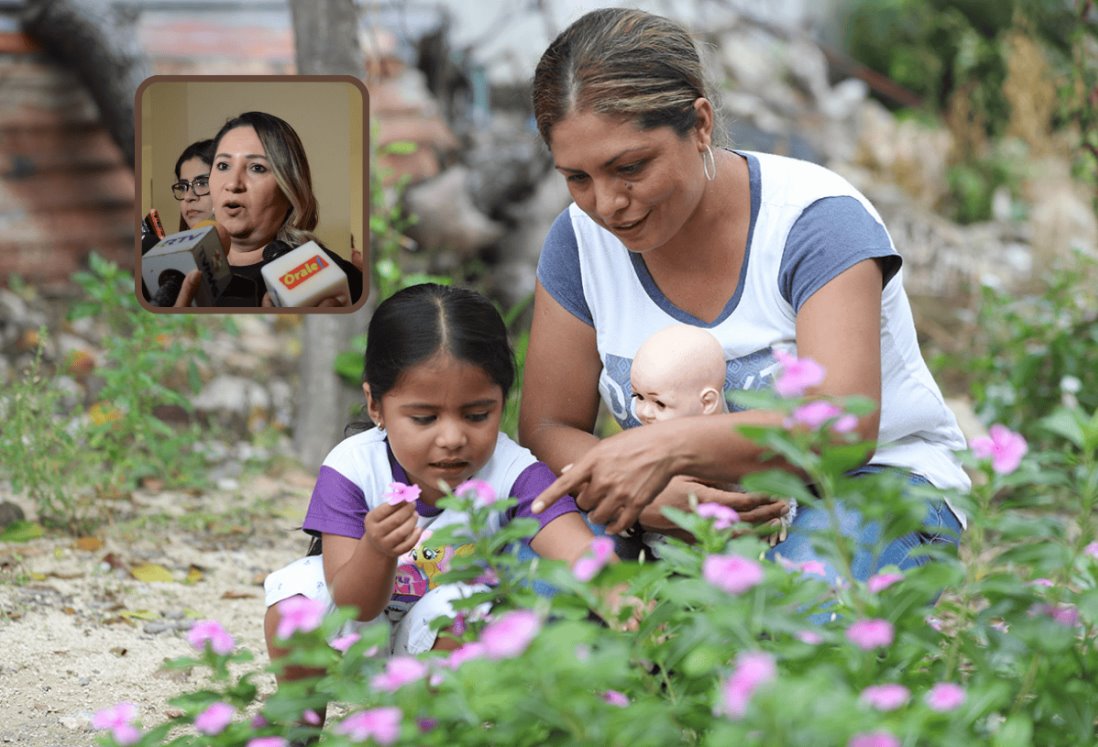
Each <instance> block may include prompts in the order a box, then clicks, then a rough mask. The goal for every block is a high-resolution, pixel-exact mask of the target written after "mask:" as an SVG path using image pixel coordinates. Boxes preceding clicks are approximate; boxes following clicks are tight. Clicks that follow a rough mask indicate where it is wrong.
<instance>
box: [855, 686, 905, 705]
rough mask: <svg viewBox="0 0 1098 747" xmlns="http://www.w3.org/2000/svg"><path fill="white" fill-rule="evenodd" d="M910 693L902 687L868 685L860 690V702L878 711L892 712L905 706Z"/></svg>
mask: <svg viewBox="0 0 1098 747" xmlns="http://www.w3.org/2000/svg"><path fill="white" fill-rule="evenodd" d="M910 698H911V691H910V690H908V689H907V688H906V687H904V686H903V685H894V684H886V685H870V686H869V687H867V688H866V689H864V690H862V700H864V701H865V702H866V703H868V704H869V705H871V706H873V707H874V708H876V709H877V710H878V711H894V710H896V709H897V708H899V707H901V706H904V705H907V701H908V700H909V699H910Z"/></svg>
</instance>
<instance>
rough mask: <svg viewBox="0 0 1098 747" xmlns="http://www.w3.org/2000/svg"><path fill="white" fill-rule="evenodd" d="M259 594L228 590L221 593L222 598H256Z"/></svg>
mask: <svg viewBox="0 0 1098 747" xmlns="http://www.w3.org/2000/svg"><path fill="white" fill-rule="evenodd" d="M257 596H258V595H257V594H253V593H252V592H250V591H227V592H225V593H224V594H222V595H221V598H222V599H255V598H256V597H257Z"/></svg>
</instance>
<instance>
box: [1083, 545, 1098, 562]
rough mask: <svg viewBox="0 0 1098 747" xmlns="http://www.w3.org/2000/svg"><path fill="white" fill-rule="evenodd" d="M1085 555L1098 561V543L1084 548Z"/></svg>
mask: <svg viewBox="0 0 1098 747" xmlns="http://www.w3.org/2000/svg"><path fill="white" fill-rule="evenodd" d="M1083 554H1084V555H1089V556H1090V557H1092V558H1096V559H1098V542H1091V543H1090V544H1089V545H1087V546H1086V547H1084V548H1083Z"/></svg>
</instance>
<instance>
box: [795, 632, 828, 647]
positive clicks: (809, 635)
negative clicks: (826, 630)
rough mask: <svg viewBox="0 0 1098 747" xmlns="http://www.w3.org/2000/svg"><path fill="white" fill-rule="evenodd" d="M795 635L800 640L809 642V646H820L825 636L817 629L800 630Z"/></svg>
mask: <svg viewBox="0 0 1098 747" xmlns="http://www.w3.org/2000/svg"><path fill="white" fill-rule="evenodd" d="M795 636H796V638H797V640H798V641H800V642H801V643H807V644H808V645H809V646H818V645H820V644H821V643H823V636H822V635H820V634H819V633H817V632H816V631H815V630H798V631H797V632H796V633H795Z"/></svg>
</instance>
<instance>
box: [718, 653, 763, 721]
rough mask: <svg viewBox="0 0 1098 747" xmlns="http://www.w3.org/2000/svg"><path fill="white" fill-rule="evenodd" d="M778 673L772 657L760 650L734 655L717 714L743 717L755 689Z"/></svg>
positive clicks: (733, 717) (722, 689)
mask: <svg viewBox="0 0 1098 747" xmlns="http://www.w3.org/2000/svg"><path fill="white" fill-rule="evenodd" d="M777 673H778V669H777V666H776V665H775V664H774V657H772V656H771V655H770V654H766V653H763V652H761V651H746V652H744V653H741V654H740V655H739V656H737V657H736V669H735V671H734V672H732V675H731V676H730V677H729V678H728V679H727V680H725V683H724V685H723V687H722V688H721V703H720V704H719V705H718V707H717V708H716V709H715V710H716V713H717V715H721V714H724V715H725V716H728V717H729V718H732V719H740V718H743V716H744V714H746V713H747V704H748V703H749V702H750V701H751V696H752V695H754V694H755V691H756V690H757V689H758V688H759V687H761V686H762V685H764V684H766V683H767V682H770V681H771V680H773V679H774V678H775V677H776V676H777Z"/></svg>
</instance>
